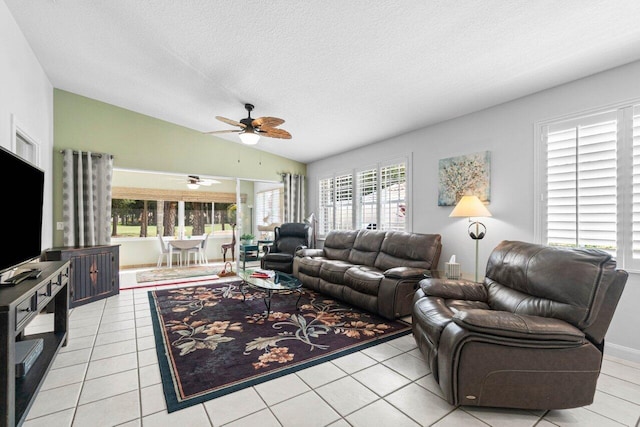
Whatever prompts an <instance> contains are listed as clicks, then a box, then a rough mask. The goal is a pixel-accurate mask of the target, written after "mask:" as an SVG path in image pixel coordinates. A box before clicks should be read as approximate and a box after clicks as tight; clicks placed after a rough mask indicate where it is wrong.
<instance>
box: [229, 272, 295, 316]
mask: <svg viewBox="0 0 640 427" xmlns="http://www.w3.org/2000/svg"><path fill="white" fill-rule="evenodd" d="M245 285H249V286H251V284H250V283H248V282H246V281H244V280H243V281H242V283H240V293H242V301H246V299H247V298H246V294H245V292H244V287H245ZM257 290H259V291H260V292H264V293H265V294H267V296H265V297H264V305H265V306H266V307H267V315H266V317H267V318H268V317H269V313H271V296H272V294H273V293H274V291H273V290H272V289H263V288H259V289H257ZM285 292H292V293H293V292H297V293H298V299H297V300H296V310H300V308H299V307H298V306H299V305H300V298H302V289H301V288H298V289H291V290H287V291H285ZM275 293H284V292H282V291H276V292H275Z"/></svg>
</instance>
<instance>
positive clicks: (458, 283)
mask: <svg viewBox="0 0 640 427" xmlns="http://www.w3.org/2000/svg"><path fill="white" fill-rule="evenodd" d="M420 288H421V289H422V291H423V292H424V293H425V295H428V296H435V297H441V298H444V299H460V300H471V301H483V302H487V300H488V294H487V288H485V287H484V285H483V284H482V283H477V282H471V281H469V280H451V279H433V278H430V279H422V280H421V281H420Z"/></svg>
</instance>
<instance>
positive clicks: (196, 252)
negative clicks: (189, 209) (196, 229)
mask: <svg viewBox="0 0 640 427" xmlns="http://www.w3.org/2000/svg"><path fill="white" fill-rule="evenodd" d="M208 239H209V233H205V234H203V235H202V241H201V242H200V244H199V245H198V246H194V247H193V248H189V249H187V250H186V253H187V265H189V263H190V262H191V255H193V263H194V264H206V263H207V257H206V255H205V252H204V251H205V250H206V244H207V240H208Z"/></svg>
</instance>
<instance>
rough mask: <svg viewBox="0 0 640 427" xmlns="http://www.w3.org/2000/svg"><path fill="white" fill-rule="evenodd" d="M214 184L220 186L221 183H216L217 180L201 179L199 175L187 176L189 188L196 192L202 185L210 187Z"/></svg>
mask: <svg viewBox="0 0 640 427" xmlns="http://www.w3.org/2000/svg"><path fill="white" fill-rule="evenodd" d="M212 184H220V181H216V180H215V179H209V178H200V177H199V176H197V175H189V176H187V187H189V188H190V189H192V190H195V189H196V188H198V187H200V186H201V185H205V186H209V185H212Z"/></svg>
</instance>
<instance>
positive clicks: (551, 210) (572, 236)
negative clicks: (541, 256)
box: [539, 106, 640, 270]
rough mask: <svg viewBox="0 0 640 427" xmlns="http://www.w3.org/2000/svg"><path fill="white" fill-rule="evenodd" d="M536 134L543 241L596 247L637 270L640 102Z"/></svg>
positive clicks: (561, 123) (544, 128)
mask: <svg viewBox="0 0 640 427" xmlns="http://www.w3.org/2000/svg"><path fill="white" fill-rule="evenodd" d="M539 132H540V136H541V138H540V141H541V142H542V143H541V147H540V153H541V156H540V161H539V163H540V164H539V170H540V171H541V174H540V176H541V180H542V182H541V183H540V187H541V188H540V189H541V191H540V193H541V194H540V209H539V212H540V227H539V230H540V233H539V235H540V241H541V242H543V243H546V244H548V245H552V246H570V247H583V248H596V249H601V250H604V251H606V252H609V253H610V254H612V255H613V256H614V257H616V259H617V262H618V265H619V266H620V267H621V268H626V269H630V268H634V269H638V270H640V268H639V267H640V109H639V107H638V106H636V107H633V106H621V107H620V108H615V109H610V110H606V111H601V112H598V113H595V114H590V115H587V116H582V117H575V118H571V119H567V120H561V121H556V122H549V123H544V124H542V125H541V126H540V129H539ZM632 230H633V232H632Z"/></svg>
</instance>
